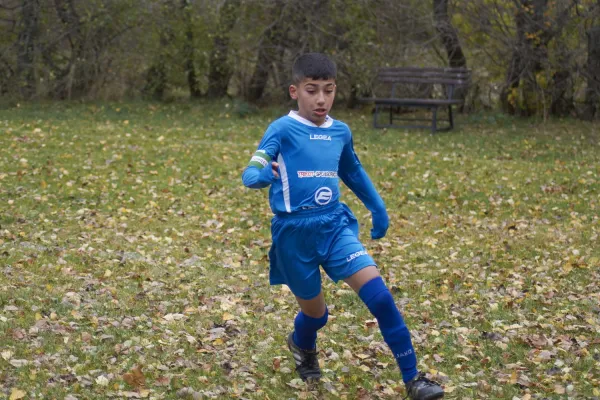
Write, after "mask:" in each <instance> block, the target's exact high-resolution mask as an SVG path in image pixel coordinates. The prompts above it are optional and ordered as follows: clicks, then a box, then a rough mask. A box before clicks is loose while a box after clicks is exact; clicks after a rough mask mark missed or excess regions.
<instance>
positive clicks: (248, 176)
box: [242, 152, 279, 189]
mask: <svg viewBox="0 0 600 400" xmlns="http://www.w3.org/2000/svg"><path fill="white" fill-rule="evenodd" d="M256 153H258V152H256ZM256 153H254V156H252V160H254V158H255V157H259V156H257V155H256ZM265 155H266V154H265ZM267 157H268V156H267ZM278 168H279V164H277V163H276V162H275V161H271V162H270V165H269V163H266V164H265V165H262V164H261V165H260V167H259V166H257V165H256V164H255V163H254V162H253V161H250V164H249V165H248V167H247V168H246V169H245V170H244V173H243V174H242V182H244V186H246V187H249V188H251V189H262V188H265V187H267V186H269V185H270V184H272V183H273V182H275V181H276V180H277V179H279V174H278V172H277V169H278Z"/></svg>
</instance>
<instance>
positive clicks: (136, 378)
mask: <svg viewBox="0 0 600 400" xmlns="http://www.w3.org/2000/svg"><path fill="white" fill-rule="evenodd" d="M123 380H124V381H125V382H127V384H128V385H129V386H133V387H134V388H136V389H140V388H142V387H144V386H145V385H146V377H145V376H144V373H143V372H142V367H141V366H139V365H136V366H135V367H134V368H132V369H131V371H130V372H127V373H125V374H123Z"/></svg>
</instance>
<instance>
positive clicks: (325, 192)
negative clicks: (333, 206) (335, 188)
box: [315, 186, 333, 206]
mask: <svg viewBox="0 0 600 400" xmlns="http://www.w3.org/2000/svg"><path fill="white" fill-rule="evenodd" d="M332 197H333V192H332V191H331V189H330V188H328V187H325V186H324V187H322V188H319V190H317V193H315V201H316V202H317V204H319V205H321V206H324V205H325V204H328V203H329V202H330V201H331V198H332Z"/></svg>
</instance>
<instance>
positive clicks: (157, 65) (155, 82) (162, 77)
mask: <svg viewBox="0 0 600 400" xmlns="http://www.w3.org/2000/svg"><path fill="white" fill-rule="evenodd" d="M169 41H170V40H169V34H168V33H167V32H161V34H160V50H159V52H160V54H159V55H158V57H157V59H156V61H155V62H154V64H152V66H151V67H150V68H149V69H148V73H147V75H146V86H145V87H144V90H143V91H144V93H146V95H148V96H150V97H152V98H153V99H155V100H162V99H163V98H164V95H165V91H166V90H167V60H166V57H165V56H164V55H163V54H162V53H163V52H164V51H165V47H166V46H167V45H168V43H169Z"/></svg>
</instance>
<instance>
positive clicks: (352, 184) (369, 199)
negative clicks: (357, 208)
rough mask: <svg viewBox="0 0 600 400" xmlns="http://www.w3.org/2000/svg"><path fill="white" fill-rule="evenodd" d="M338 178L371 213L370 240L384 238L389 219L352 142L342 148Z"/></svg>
mask: <svg viewBox="0 0 600 400" xmlns="http://www.w3.org/2000/svg"><path fill="white" fill-rule="evenodd" d="M338 176H339V177H340V178H341V179H342V181H343V182H344V183H345V184H346V186H348V187H349V188H350V190H352V192H354V194H356V196H357V197H358V198H359V199H360V201H362V202H363V204H364V205H365V207H367V209H368V210H369V211H371V218H372V222H373V228H372V229H371V238H372V239H381V238H382V237H384V236H385V234H386V232H387V229H388V227H389V217H388V214H387V210H386V209H385V203H384V202H383V199H382V198H381V196H380V195H379V193H377V189H375V185H373V182H372V181H371V179H370V178H369V175H367V172H366V171H365V170H364V168H363V166H362V164H361V163H360V160H359V159H358V156H357V155H356V153H355V152H354V146H353V145H352V140H351V141H350V142H349V143H348V144H347V145H346V146H344V150H343V151H342V156H341V158H340V165H339V168H338Z"/></svg>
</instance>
